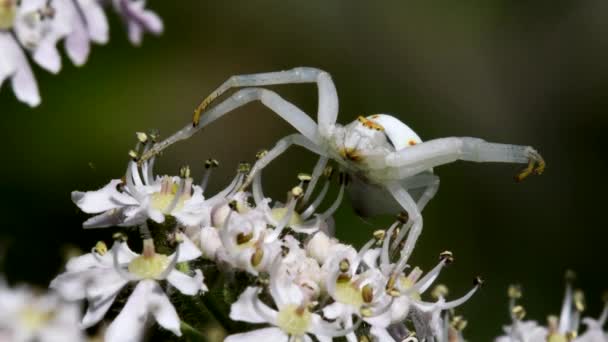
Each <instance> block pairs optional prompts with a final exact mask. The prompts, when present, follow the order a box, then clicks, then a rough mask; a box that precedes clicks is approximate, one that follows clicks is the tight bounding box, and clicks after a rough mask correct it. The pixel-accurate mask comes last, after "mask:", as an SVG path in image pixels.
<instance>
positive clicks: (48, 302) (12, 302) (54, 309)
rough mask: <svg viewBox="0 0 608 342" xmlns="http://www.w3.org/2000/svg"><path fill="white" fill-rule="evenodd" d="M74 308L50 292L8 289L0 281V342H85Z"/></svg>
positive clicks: (77, 313) (75, 308) (78, 312)
mask: <svg viewBox="0 0 608 342" xmlns="http://www.w3.org/2000/svg"><path fill="white" fill-rule="evenodd" d="M80 317H81V312H80V308H79V306H78V305H76V304H74V303H66V302H64V301H62V300H61V299H60V298H59V297H58V296H56V295H55V294H53V293H47V294H40V293H36V292H35V291H32V290H31V289H29V288H26V287H18V288H15V289H10V288H8V287H7V286H6V284H5V283H4V281H3V280H2V279H0V341H12V342H31V341H45V342H76V341H85V336H84V334H83V332H82V331H81V329H80V328H79V326H78V322H79V321H80Z"/></svg>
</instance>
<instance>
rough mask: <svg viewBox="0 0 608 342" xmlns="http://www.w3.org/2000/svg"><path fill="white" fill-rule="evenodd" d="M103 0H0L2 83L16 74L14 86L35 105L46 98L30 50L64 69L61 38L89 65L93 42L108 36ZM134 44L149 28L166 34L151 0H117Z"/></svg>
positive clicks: (78, 61) (47, 64)
mask: <svg viewBox="0 0 608 342" xmlns="http://www.w3.org/2000/svg"><path fill="white" fill-rule="evenodd" d="M104 3H105V1H102V0H49V1H47V0H20V1H18V0H0V61H1V62H0V87H1V86H2V84H3V83H4V81H5V80H8V79H10V80H11V85H12V88H13V92H14V93H15V95H16V96H17V99H19V100H20V101H22V102H25V103H27V104H28V105H30V106H37V105H38V104H40V94H39V91H38V85H37V83H36V79H35V77H34V75H33V73H32V69H31V68H30V65H29V62H28V58H27V55H28V54H29V55H30V56H31V58H32V59H33V60H34V61H35V62H36V64H38V65H40V66H41V67H42V68H43V69H46V70H47V71H50V72H52V73H54V74H56V73H58V72H59V71H60V70H61V55H60V53H59V51H58V50H57V43H58V42H60V41H62V40H63V41H65V48H66V52H67V55H68V57H69V58H70V60H71V61H72V62H73V63H74V64H75V65H83V64H84V63H85V62H86V60H87V58H88V55H89V53H90V50H91V47H90V45H91V43H96V44H105V43H107V41H108V21H107V19H106V14H105V12H104V9H103V4H104ZM113 4H114V6H113V7H114V9H115V10H116V12H117V13H118V14H119V15H120V16H121V17H122V18H123V19H124V21H125V23H126V24H127V27H128V31H129V39H130V40H131V42H132V43H133V44H136V45H139V44H140V43H141V39H142V34H143V32H145V31H147V32H152V33H154V34H160V33H161V32H162V31H163V24H162V21H161V20H160V18H159V17H158V16H157V15H156V14H154V13H153V12H151V11H149V10H146V9H145V4H146V2H145V0H137V1H132V0H114V1H113Z"/></svg>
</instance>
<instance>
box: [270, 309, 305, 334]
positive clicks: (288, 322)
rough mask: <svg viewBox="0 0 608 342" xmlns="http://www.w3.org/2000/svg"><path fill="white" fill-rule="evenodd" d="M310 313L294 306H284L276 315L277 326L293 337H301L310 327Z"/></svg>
mask: <svg viewBox="0 0 608 342" xmlns="http://www.w3.org/2000/svg"><path fill="white" fill-rule="evenodd" d="M311 316H312V315H311V314H310V311H308V309H307V308H306V307H301V306H298V305H295V304H289V305H286V306H284V307H283V308H282V309H281V310H280V311H279V314H278V315H277V326H278V327H279V328H281V330H283V331H284V332H286V333H288V334H289V335H293V336H302V335H304V334H305V333H306V331H308V328H309V327H310V322H311V318H312V317H311Z"/></svg>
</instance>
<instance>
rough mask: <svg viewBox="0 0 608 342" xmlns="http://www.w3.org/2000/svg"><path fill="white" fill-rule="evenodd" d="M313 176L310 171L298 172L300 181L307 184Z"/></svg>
mask: <svg viewBox="0 0 608 342" xmlns="http://www.w3.org/2000/svg"><path fill="white" fill-rule="evenodd" d="M311 179H312V176H311V175H309V174H308V173H298V180H300V182H302V183H304V184H307V183H309V182H310V181H311Z"/></svg>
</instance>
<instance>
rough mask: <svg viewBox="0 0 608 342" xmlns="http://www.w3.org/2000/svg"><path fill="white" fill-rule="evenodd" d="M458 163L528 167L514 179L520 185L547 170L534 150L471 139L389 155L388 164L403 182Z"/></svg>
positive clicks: (434, 142)
mask: <svg viewBox="0 0 608 342" xmlns="http://www.w3.org/2000/svg"><path fill="white" fill-rule="evenodd" d="M456 160H466V161H472V162H479V163H484V162H498V163H519V164H528V166H527V167H526V168H525V169H524V170H523V171H521V172H520V173H519V174H517V175H516V176H515V179H516V180H518V181H521V180H523V179H524V178H526V177H527V176H529V175H530V174H537V175H540V174H542V173H543V171H544V169H545V161H544V160H543V158H542V157H541V155H540V154H539V153H538V152H537V151H536V150H535V149H534V148H532V147H531V146H522V145H510V144H499V143H490V142H487V141H484V140H482V139H478V138H468V137H465V138H455V137H452V138H441V139H434V140H429V141H426V142H423V143H421V144H417V145H415V146H411V147H408V148H405V149H402V150H400V151H397V152H394V153H391V154H389V155H388V156H387V157H386V164H387V166H389V167H392V168H394V170H392V171H391V175H392V176H393V177H395V178H399V179H403V178H405V177H409V176H411V175H414V174H417V173H419V172H422V171H424V170H428V169H431V168H433V167H435V166H439V165H443V164H447V163H451V162H454V161H456Z"/></svg>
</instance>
